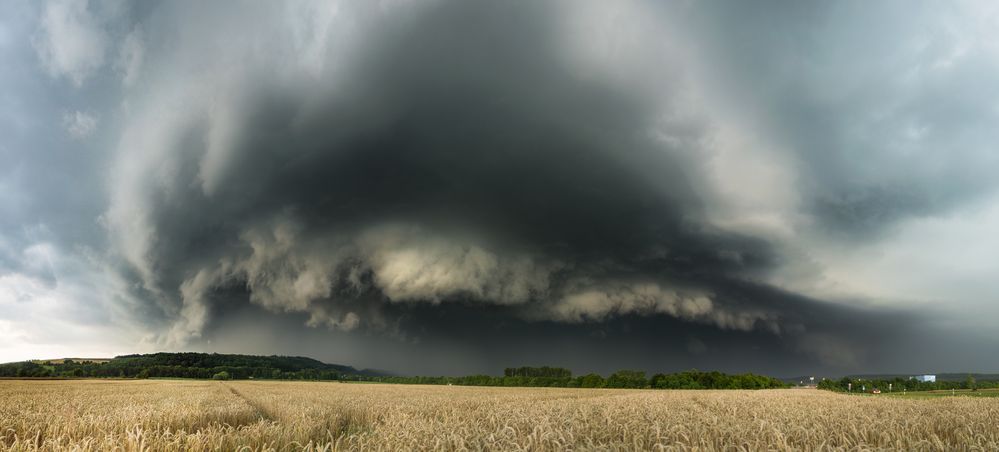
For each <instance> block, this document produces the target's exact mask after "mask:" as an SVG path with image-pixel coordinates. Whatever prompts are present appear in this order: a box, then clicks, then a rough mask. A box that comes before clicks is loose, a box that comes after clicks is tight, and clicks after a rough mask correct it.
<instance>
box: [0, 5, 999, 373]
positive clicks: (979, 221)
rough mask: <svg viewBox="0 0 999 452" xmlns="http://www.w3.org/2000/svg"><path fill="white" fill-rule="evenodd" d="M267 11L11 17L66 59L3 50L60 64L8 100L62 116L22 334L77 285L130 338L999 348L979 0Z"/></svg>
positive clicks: (23, 181) (47, 8)
mask: <svg viewBox="0 0 999 452" xmlns="http://www.w3.org/2000/svg"><path fill="white" fill-rule="evenodd" d="M235 6H236V5H227V4H222V3H216V4H209V5H204V4H197V3H185V2H170V3H151V4H146V5H119V4H116V3H114V2H96V3H94V2H87V1H81V0H73V1H56V2H50V3H46V4H44V5H31V4H18V8H16V12H17V14H15V13H11V17H15V16H17V15H18V14H20V15H21V16H23V17H28V18H32V21H30V23H34V24H36V25H35V26H34V28H31V27H28V28H26V29H22V30H15V31H16V33H15V31H7V30H14V29H13V28H11V27H13V26H14V25H13V24H14V23H15V21H14V20H10V21H5V22H4V23H3V28H0V32H2V33H0V45H3V47H2V49H3V51H4V55H6V57H5V58H10V59H11V60H12V61H13V59H15V58H18V59H19V60H18V61H21V62H22V63H23V64H25V65H30V67H32V68H34V69H33V70H34V71H35V72H38V73H39V74H42V75H44V77H46V78H44V79H43V82H37V81H36V82H28V81H27V77H26V75H23V74H8V75H6V76H3V77H5V78H4V79H0V82H3V83H6V84H7V86H8V87H14V86H18V84H21V85H25V86H29V85H30V83H43V84H44V85H43V86H40V87H36V88H35V89H34V91H32V90H30V89H29V90H22V91H21V92H22V93H27V94H23V96H25V97H20V96H21V95H15V94H10V95H7V96H6V97H5V99H8V100H5V103H4V104H3V107H2V110H3V112H2V113H3V115H5V117H6V116H9V115H13V114H18V113H20V114H23V115H25V116H27V117H30V118H47V122H48V123H50V124H47V125H45V126H42V125H40V124H39V123H37V121H40V120H39V119H32V121H35V123H34V125H32V123H27V124H24V125H18V123H17V122H8V125H6V126H0V127H3V128H4V129H10V130H9V131H11V132H12V133H11V134H10V135H9V136H10V137H12V138H7V139H6V140H7V141H6V142H3V143H0V146H3V147H2V148H0V152H3V154H4V156H5V157H11V161H13V162H20V163H18V164H15V165H14V166H12V167H10V168H8V169H6V170H2V172H0V187H3V188H4V190H3V191H4V193H5V194H0V209H3V212H5V213H6V214H7V215H5V216H6V217H7V219H6V220H0V227H3V229H2V230H3V231H4V236H3V237H2V238H0V271H2V272H4V273H0V281H2V284H0V297H2V298H0V305H3V306H4V309H5V310H6V312H9V314H5V315H4V317H3V318H2V320H3V323H0V335H3V334H6V335H8V336H10V337H16V338H18V339H17V340H18V341H21V342H22V343H24V344H28V343H32V341H36V339H33V337H34V336H32V334H31V332H30V331H29V330H30V328H25V325H31V324H32V322H37V321H38V319H39V318H40V317H41V315H42V312H45V311H44V310H40V308H38V307H39V306H44V302H40V301H39V300H50V301H49V302H50V303H51V304H52V305H53V307H52V309H59V308H58V307H59V306H64V305H71V306H75V307H76V308H77V309H79V310H80V311H82V312H86V313H88V314H87V315H88V316H90V318H92V319H95V320H89V321H85V322H77V323H79V324H86V325H89V326H90V327H93V328H97V329H99V330H101V331H103V333H93V334H111V335H115V334H117V335H119V337H126V338H128V339H121V340H120V341H118V342H115V343H114V345H107V346H105V348H106V349H113V350H119V349H121V348H122V347H124V348H126V349H125V350H123V351H132V350H131V349H128V347H131V348H132V349H135V348H139V349H164V348H165V349H190V348H194V349H206V350H208V349H215V347H222V348H225V349H226V350H230V351H241V352H251V353H252V352H257V351H260V350H263V351H265V352H273V353H292V352H295V350H298V349H299V347H304V348H305V349H307V350H314V352H313V353H314V354H315V355H316V356H317V357H320V358H324V359H328V360H331V361H336V360H351V361H353V362H349V363H348V364H357V365H361V366H374V367H382V368H395V369H396V370H399V371H403V372H408V371H412V372H415V371H419V372H424V373H434V372H438V371H439V372H467V371H485V372H493V371H495V369H498V368H501V367H503V366H504V365H508V364H517V363H519V362H520V361H521V360H526V361H529V360H542V359H543V360H546V361H547V362H551V363H554V364H562V365H568V366H572V367H574V368H578V369H580V370H582V369H594V370H600V371H606V370H610V367H609V364H608V363H614V364H615V365H620V366H627V367H640V368H646V369H650V370H658V369H666V368H669V369H677V368H682V367H684V366H685V365H686V364H687V363H690V364H691V365H700V366H712V367H716V368H724V369H726V370H740V369H751V370H755V371H760V372H805V371H807V370H815V369H818V370H823V371H834V372H835V371H855V370H872V371H873V370H882V369H885V368H886V367H888V366H892V368H893V369H898V370H906V371H907V370H908V369H914V370H919V369H927V368H930V367H932V368H936V367H933V366H940V367H947V366H968V365H972V364H973V363H976V362H978V360H980V359H981V357H983V356H985V355H984V354H983V353H985V350H986V348H987V347H988V346H991V345H994V344H995V343H996V340H997V338H996V337H995V336H994V335H992V336H990V335H988V334H987V333H986V332H985V329H982V328H980V326H981V325H977V324H975V323H974V322H975V320H973V319H971V318H969V317H974V316H966V315H963V314H958V315H953V314H945V310H944V309H943V308H942V307H943V303H948V305H956V306H961V307H962V309H965V310H974V311H976V312H993V313H994V312H995V309H994V303H991V302H992V301H994V300H988V299H982V297H981V294H983V293H984V294H988V293H989V291H990V290H991V289H992V288H994V286H993V284H994V283H992V282H990V281H992V280H991V279H989V278H988V277H987V276H988V275H989V273H990V272H992V273H994V270H999V268H997V266H996V262H997V261H996V260H995V255H994V254H989V253H988V252H987V251H979V253H978V254H975V255H974V256H972V257H970V258H964V257H962V255H963V253H964V251H965V247H963V246H960V245H954V244H953V243H951V242H948V240H949V239H948V237H952V233H953V231H955V230H959V229H961V228H963V230H973V231H978V230H981V231H982V236H981V237H975V239H980V241H979V243H980V247H984V250H992V251H995V250H996V245H997V244H999V243H997V242H996V241H995V239H994V238H991V235H986V234H985V231H986V230H987V226H988V225H999V222H997V221H994V220H996V219H997V218H999V215H996V214H995V212H997V208H996V207H995V206H996V205H997V204H996V203H995V201H994V200H995V199H997V198H996V183H995V182H994V178H992V177H990V171H989V170H990V168H994V167H995V164H996V163H997V162H996V159H997V155H999V154H997V153H996V152H995V151H994V150H993V149H992V146H993V145H992V143H993V142H994V140H993V138H995V136H994V135H995V134H996V132H995V131H996V130H999V129H997V128H995V127H994V125H995V123H996V119H997V118H996V115H997V114H999V110H996V109H995V108H994V105H991V104H990V103H989V102H988V100H987V99H989V98H991V97H994V96H990V95H989V93H991V92H993V91H994V90H995V89H996V88H997V87H999V67H996V66H995V65H994V64H993V63H991V61H994V60H995V58H994V57H995V56H996V48H997V47H995V46H994V44H995V43H996V42H999V40H997V38H999V36H996V35H995V34H994V33H992V32H991V31H990V29H989V28H988V27H987V24H985V23H983V24H979V28H973V27H972V28H968V27H959V28H955V27H954V24H955V23H962V21H965V20H968V17H969V15H974V14H973V13H975V12H976V11H977V10H976V8H977V6H975V5H966V6H967V10H964V9H961V8H959V7H953V8H950V7H947V8H946V10H940V9H941V8H942V7H939V6H937V5H932V4H925V5H914V6H913V7H912V8H909V7H908V5H906V4H895V5H891V6H890V7H889V6H877V7H874V6H867V5H862V4H860V3H856V4H850V3H843V4H837V5H795V6H790V7H789V6H787V5H780V6H779V5H766V4H760V5H722V4H714V3H711V2H706V3H699V4H690V5H680V4H676V5H666V4H656V3H648V4H646V3H643V2H620V3H614V4H605V3H602V2H457V1H427V2H391V1H383V2H359V3H356V4H352V3H346V2H343V3H331V2H316V3H311V2H300V3H294V4H290V5H279V4H240V5H239V6H238V7H235ZM962 8H963V6H962ZM902 10H904V11H905V17H907V18H909V19H911V21H910V20H901V19H899V18H897V17H895V16H897V13H898V12H900V11H902ZM21 16H17V17H21ZM990 17H994V16H990ZM15 18H16V17H15ZM927 29H928V30H931V31H930V32H927V31H926V30H927ZM22 35H23V39H20V38H19V39H20V40H12V39H11V38H5V36H22ZM870 42H873V43H875V44H874V45H868V44H867V43H870ZM8 79H9V80H8ZM10 92H11V93H14V90H13V89H11V91H10ZM33 97H38V98H44V99H48V100H47V101H46V102H43V103H40V104H39V106H38V107H36V108H35V109H34V110H32V109H30V108H28V107H27V106H25V105H26V104H24V103H23V102H24V101H23V99H31V98H33ZM43 127H46V128H51V130H54V131H57V132H56V133H59V134H60V135H59V137H60V138H58V139H57V138H52V137H50V138H47V139H46V138H38V137H40V136H42V135H41V134H40V130H42V128H43ZM32 150H35V155H29V152H31V151H32ZM73 153H75V154H73ZM79 154H83V155H79ZM77 161H78V162H80V164H74V163H73V162H77ZM45 173H47V174H60V173H65V174H66V177H64V178H62V179H55V180H38V179H36V178H35V177H34V175H36V174H45ZM73 187H76V188H73ZM934 228H935V229H934ZM920 231H922V232H920ZM969 239H970V238H969ZM927 242H933V243H941V244H942V243H951V245H950V246H946V247H943V246H941V247H937V248H935V249H934V248H932V247H930V248H927V247H925V246H924V245H925V243H927ZM953 259H961V261H960V262H961V264H960V265H958V264H952V265H950V266H952V267H954V268H953V270H951V271H949V272H945V273H940V272H939V271H938V269H939V267H940V266H941V265H944V266H947V264H941V262H944V261H947V260H953ZM903 264H906V265H907V269H906V270H902V269H901V267H900V265H903ZM923 275H927V276H925V277H924V276H923ZM926 281H936V282H935V283H933V284H930V285H931V286H932V287H930V289H929V290H924V286H925V285H927V283H926ZM992 293H995V292H992ZM96 319H99V320H96ZM67 322H68V323H73V322H70V321H69V320H67ZM955 325H965V326H968V328H966V330H965V331H964V332H963V333H962V334H961V335H959V337H958V335H956V333H957V330H956V329H955ZM3 328H7V329H8V330H9V331H7V332H6V333H4V331H5V330H4V329H3ZM254 330H257V332H256V333H254ZM268 331H269V332H268ZM927 333H929V334H930V335H931V336H934V337H936V336H937V335H939V336H940V337H945V338H947V339H946V340H944V341H940V342H937V341H932V340H928V339H927ZM81 334H82V333H81ZM88 334H90V333H88ZM254 334H257V335H259V337H270V338H272V339H271V340H269V341H267V343H266V344H260V343H258V344H257V345H256V346H255V347H256V348H258V349H260V350H251V349H246V347H247V345H245V344H249V343H250V342H254V341H256V342H260V339H259V338H257V339H253V338H251V337H250V336H253V335H254ZM971 338H974V339H971ZM962 341H963V342H962ZM969 341H970V342H976V343H980V344H981V348H972V349H966V351H967V353H965V354H964V355H962V358H960V359H955V358H953V357H946V356H945V355H946V353H943V352H941V350H946V349H947V347H948V346H947V345H946V344H957V343H965V342H969ZM100 342H101V341H94V343H95V344H97V343H100ZM302 342H307V343H309V344H311V345H307V346H299V345H294V344H296V343H302ZM551 343H558V344H562V345H560V346H559V347H560V348H559V350H562V351H563V352H564V355H559V353H557V352H556V351H555V349H549V348H547V346H542V345H540V344H551ZM913 343H917V344H920V347H922V349H923V351H924V352H925V353H926V354H925V355H924V356H928V357H929V358H926V359H924V360H920V358H918V357H917V354H916V353H912V352H905V353H898V352H897V351H896V352H894V353H889V351H891V350H897V347H901V346H902V344H913ZM944 343H946V344H944ZM129 344H131V345H129ZM240 344H244V345H240ZM565 344H570V345H565ZM571 344H575V345H571ZM989 344H991V345H989ZM532 348H533V350H532ZM95 349H100V346H99V345H97V346H95ZM622 349H629V350H633V351H634V352H629V353H626V354H623V355H621V356H611V355H614V354H615V353H619V352H615V350H618V351H620V350H622ZM359 350H360V351H359ZM585 350H597V351H599V353H595V354H594V355H593V356H592V357H590V358H589V359H590V360H591V361H597V362H599V364H593V363H589V362H587V360H586V355H587V354H586V353H585ZM752 350H757V351H758V352H753V351H752ZM105 353H107V352H105ZM295 353H297V352H295ZM372 355H377V356H378V357H372ZM643 355H644V356H645V358H643V357H642V356H643ZM407 356H424V357H426V361H425V362H414V361H413V360H412V358H407ZM448 356H450V357H452V358H454V359H451V360H449V359H447V358H446V357H448ZM482 356H494V357H496V361H497V362H490V363H488V364H483V363H484V360H483V358H481V357H482ZM739 356H742V357H745V356H756V358H754V359H756V361H755V362H756V364H753V362H747V361H746V360H744V359H742V358H738V357H739ZM476 357H478V358H476ZM622 357H626V359H625V358H622ZM455 360H457V361H458V362H459V364H455ZM499 361H502V362H499ZM664 361H666V362H668V363H666V364H664ZM428 363H434V364H432V365H431V364H428ZM460 363H465V364H460ZM982 365H986V364H982ZM435 369H439V370H437V371H435ZM941 370H943V369H941ZM983 370H988V369H983Z"/></svg>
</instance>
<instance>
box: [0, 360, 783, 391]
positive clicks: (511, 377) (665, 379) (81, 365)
mask: <svg viewBox="0 0 999 452" xmlns="http://www.w3.org/2000/svg"><path fill="white" fill-rule="evenodd" d="M0 377H14V378H195V379H213V378H214V379H220V380H229V379H233V380H246V379H261V380H312V381H324V380H325V381H366V382H381V383H400V384H437V385H463V386H526V387H561V388H652V389H766V388H781V387H785V386H786V385H785V384H784V383H783V382H781V381H780V380H778V379H775V378H770V377H765V376H760V375H754V374H740V375H729V374H724V373H721V372H701V371H697V370H690V371H686V372H679V373H671V374H664V373H659V374H655V375H652V376H651V377H649V376H646V373H645V372H644V371H638V370H619V371H617V372H614V373H612V374H610V375H609V376H607V377H604V376H602V375H599V374H595V373H590V374H586V375H580V376H573V374H572V372H571V371H570V370H569V369H565V368H561V367H549V366H541V367H526V366H525V367H510V368H507V369H504V372H503V375H502V376H492V375H468V376H460V377H446V376H439V377H428V376H390V375H384V374H377V373H375V372H370V371H357V370H355V369H354V368H352V367H348V366H339V365H335V364H325V363H322V362H320V361H316V360H313V359H310V358H301V357H281V356H249V355H218V354H206V353H156V354H151V355H125V356H119V357H115V358H114V359H111V360H110V361H106V362H92V361H73V360H65V361H63V362H32V361H26V362H19V363H9V364H2V365H0Z"/></svg>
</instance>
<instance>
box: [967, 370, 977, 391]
mask: <svg viewBox="0 0 999 452" xmlns="http://www.w3.org/2000/svg"><path fill="white" fill-rule="evenodd" d="M964 383H965V385H967V386H968V389H970V390H972V391H977V390H978V387H977V386H976V385H975V376H974V375H971V374H968V379H967V380H965V381H964Z"/></svg>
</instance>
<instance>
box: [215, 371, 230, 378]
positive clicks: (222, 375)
mask: <svg viewBox="0 0 999 452" xmlns="http://www.w3.org/2000/svg"><path fill="white" fill-rule="evenodd" d="M228 379H229V372H226V371H224V370H223V371H222V372H219V373H217V374H215V375H212V380H228Z"/></svg>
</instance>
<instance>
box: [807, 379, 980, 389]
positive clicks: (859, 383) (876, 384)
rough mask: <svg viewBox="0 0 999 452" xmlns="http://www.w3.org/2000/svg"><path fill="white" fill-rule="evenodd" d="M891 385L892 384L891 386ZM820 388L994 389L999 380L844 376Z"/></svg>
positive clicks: (822, 383) (821, 383)
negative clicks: (921, 379)
mask: <svg viewBox="0 0 999 452" xmlns="http://www.w3.org/2000/svg"><path fill="white" fill-rule="evenodd" d="M889 385H890V386H889ZM817 386H818V388H819V389H825V390H829V391H838V392H870V391H873V390H875V389H877V390H879V391H882V392H888V391H889V390H891V391H902V390H905V391H939V390H951V389H971V390H977V389H992V388H999V381H997V380H983V381H977V380H976V379H975V377H974V376H972V375H968V376H967V377H966V378H965V379H964V380H942V381H920V380H917V379H915V378H902V377H895V378H873V379H872V378H854V377H843V378H841V379H839V380H822V381H820V382H819V384H818V385H817Z"/></svg>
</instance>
